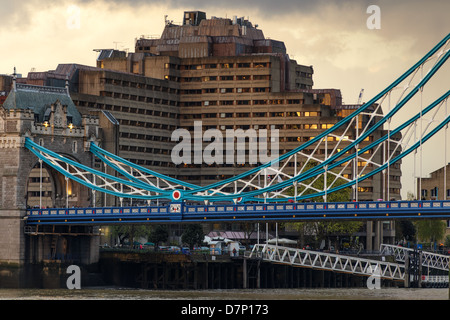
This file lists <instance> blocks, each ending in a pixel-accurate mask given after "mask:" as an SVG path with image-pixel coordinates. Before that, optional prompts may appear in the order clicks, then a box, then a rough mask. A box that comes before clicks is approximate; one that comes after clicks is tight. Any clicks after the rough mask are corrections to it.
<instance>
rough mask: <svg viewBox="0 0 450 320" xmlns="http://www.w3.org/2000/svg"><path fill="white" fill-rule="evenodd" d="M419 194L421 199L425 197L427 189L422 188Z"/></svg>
mask: <svg viewBox="0 0 450 320" xmlns="http://www.w3.org/2000/svg"><path fill="white" fill-rule="evenodd" d="M420 195H421V196H422V199H425V198H426V197H427V196H428V190H426V189H422V191H421V193H420Z"/></svg>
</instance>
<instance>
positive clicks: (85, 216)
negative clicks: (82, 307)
mask: <svg viewBox="0 0 450 320" xmlns="http://www.w3.org/2000/svg"><path fill="white" fill-rule="evenodd" d="M420 218H426V219H431V218H433V219H434V218H436V219H450V201H377V202H339V203H282V204H274V203H269V204H267V203H266V204H263V203H261V204H229V205H187V204H184V203H179V202H171V203H170V204H169V205H165V206H145V207H105V208H53V209H29V210H28V212H27V216H26V217H25V219H26V222H27V224H30V225H36V224H80V225H81V224H94V225H98V224H103V225H105V224H117V223H152V222H154V223H171V222H172V223H176V222H220V221H306V220H309V221H312V220H316V221H317V220H339V219H343V220H345V219H346V220H377V219H381V220H392V219H420Z"/></svg>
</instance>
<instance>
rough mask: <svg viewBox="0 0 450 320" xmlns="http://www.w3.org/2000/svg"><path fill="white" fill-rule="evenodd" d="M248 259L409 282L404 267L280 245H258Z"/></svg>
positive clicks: (402, 265)
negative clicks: (406, 279) (406, 280)
mask: <svg viewBox="0 0 450 320" xmlns="http://www.w3.org/2000/svg"><path fill="white" fill-rule="evenodd" d="M247 257H248V258H254V259H257V258H260V259H263V260H265V261H270V262H273V263H283V264H289V265H292V266H300V267H307V268H313V269H321V270H330V271H335V272H343V273H350V274H358V275H363V276H379V277H380V278H382V279H390V280H402V281H403V280H404V279H405V265H404V264H399V263H391V262H386V261H378V260H371V259H364V258H359V257H353V256H344V255H340V254H334V253H326V252H320V251H312V250H303V249H298V248H288V247H281V246H277V245H269V244H257V245H255V246H254V247H253V249H252V251H251V252H250V253H249V255H248V256H247Z"/></svg>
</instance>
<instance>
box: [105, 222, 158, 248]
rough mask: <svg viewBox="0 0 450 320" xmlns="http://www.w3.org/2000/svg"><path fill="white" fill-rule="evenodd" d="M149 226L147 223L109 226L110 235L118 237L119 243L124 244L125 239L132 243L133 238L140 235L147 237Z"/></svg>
mask: <svg viewBox="0 0 450 320" xmlns="http://www.w3.org/2000/svg"><path fill="white" fill-rule="evenodd" d="M150 230H151V227H150V226H149V225H137V224H130V225H128V224H127V225H119V226H113V227H112V228H111V232H112V235H113V236H115V237H117V238H118V239H119V243H120V244H122V245H123V244H124V243H125V241H126V240H128V242H129V243H130V245H133V243H134V239H136V238H140V237H148V235H149V234H150Z"/></svg>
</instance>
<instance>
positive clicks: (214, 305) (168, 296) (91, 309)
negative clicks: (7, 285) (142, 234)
mask: <svg viewBox="0 0 450 320" xmlns="http://www.w3.org/2000/svg"><path fill="white" fill-rule="evenodd" d="M448 299H449V290H448V289H425V288H420V289H405V288H381V289H373V290H370V289H367V288H345V289H343V288H339V289H337V288H336V289H248V290H245V289H244V290H243V289H235V290H170V291H169V290H143V289H128V288H82V289H73V290H69V289H17V290H15V289H0V310H1V311H0V312H3V313H4V314H8V312H9V310H11V311H12V313H11V314H18V315H19V314H20V315H21V316H22V317H35V316H36V314H41V313H43V314H49V312H50V313H51V314H52V315H53V316H55V317H56V315H59V316H74V317H75V316H83V317H84V318H89V319H92V318H95V319H97V318H98V319H105V318H110V319H121V318H125V317H126V318H130V317H133V318H135V317H140V318H141V317H144V318H150V317H163V318H165V319H178V320H181V319H186V318H189V319H195V320H198V319H236V318H238V319H245V320H249V319H275V320H285V319H293V316H295V318H296V319H301V318H304V317H308V318H311V317H316V318H318V319H324V318H328V316H329V317H333V318H335V317H336V316H349V315H350V316H352V317H354V316H355V317H358V318H360V317H367V318H372V317H374V316H376V315H378V316H383V317H387V316H389V318H390V319H392V318H397V317H398V318H400V319H405V318H406V319H407V318H410V319H415V318H417V315H418V312H423V310H434V311H435V312H438V314H441V315H442V313H440V312H442V311H443V310H447V309H448V306H449V300H448Z"/></svg>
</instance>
